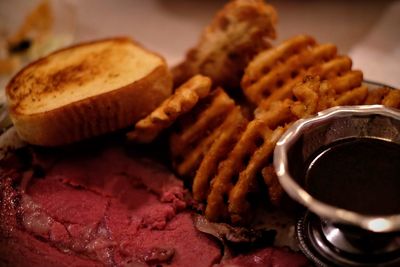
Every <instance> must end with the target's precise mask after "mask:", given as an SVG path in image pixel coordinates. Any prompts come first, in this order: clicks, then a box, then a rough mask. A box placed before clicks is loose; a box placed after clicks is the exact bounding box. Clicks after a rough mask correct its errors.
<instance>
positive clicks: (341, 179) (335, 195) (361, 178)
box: [304, 138, 400, 215]
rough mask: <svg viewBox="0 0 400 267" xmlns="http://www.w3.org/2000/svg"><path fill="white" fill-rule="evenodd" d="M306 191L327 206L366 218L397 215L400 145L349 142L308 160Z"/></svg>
mask: <svg viewBox="0 0 400 267" xmlns="http://www.w3.org/2000/svg"><path fill="white" fill-rule="evenodd" d="M306 166H308V168H307V169H306V171H305V185H304V186H305V188H306V189H307V191H308V192H309V193H310V194H311V195H312V196H314V197H315V198H316V199H318V200H320V201H322V202H325V203H327V204H330V205H333V206H336V207H339V208H343V209H346V210H350V211H355V212H358V213H361V214H366V215H389V214H395V213H400V145H399V144H396V143H392V142H388V141H384V140H380V139H373V138H349V139H344V140H340V141H336V142H333V143H331V144H329V145H328V146H325V147H323V148H321V149H320V150H319V151H317V152H316V153H314V154H313V155H312V156H311V157H310V158H309V159H308V164H307V165H306Z"/></svg>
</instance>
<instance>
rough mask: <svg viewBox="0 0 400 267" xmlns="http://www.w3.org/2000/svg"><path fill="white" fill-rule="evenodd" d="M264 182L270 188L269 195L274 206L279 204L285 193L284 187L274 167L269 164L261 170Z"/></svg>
mask: <svg viewBox="0 0 400 267" xmlns="http://www.w3.org/2000/svg"><path fill="white" fill-rule="evenodd" d="M261 174H262V177H263V179H264V183H265V184H266V185H267V188H268V196H269V200H270V201H271V204H272V205H274V206H279V205H280V203H281V200H282V197H283V194H284V191H283V188H282V186H281V185H280V183H279V181H278V176H277V175H276V172H275V169H274V167H273V166H272V164H271V165H268V166H267V167H265V168H264V169H262V171H261Z"/></svg>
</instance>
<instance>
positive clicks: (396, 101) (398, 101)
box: [382, 89, 400, 108]
mask: <svg viewBox="0 0 400 267" xmlns="http://www.w3.org/2000/svg"><path fill="white" fill-rule="evenodd" d="M382 105H384V106H387V107H391V108H400V90H396V89H392V90H390V91H389V93H388V94H387V95H386V96H385V98H383V100H382Z"/></svg>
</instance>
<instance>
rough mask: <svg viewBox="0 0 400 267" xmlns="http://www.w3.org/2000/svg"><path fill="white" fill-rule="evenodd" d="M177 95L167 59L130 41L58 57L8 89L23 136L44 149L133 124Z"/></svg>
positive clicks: (111, 41) (82, 48)
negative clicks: (174, 92) (173, 87)
mask: <svg viewBox="0 0 400 267" xmlns="http://www.w3.org/2000/svg"><path fill="white" fill-rule="evenodd" d="M171 93H172V77H171V74H170V72H169V70H168V67H167V65H166V62H165V60H164V59H163V58H162V57H160V56H159V55H157V54H155V53H153V52H150V51H148V50H146V49H144V48H143V47H141V46H140V45H139V44H137V43H135V42H134V41H132V40H131V39H129V38H125V37H122V38H113V39H106V40H100V41H95V42H90V43H85V44H80V45H76V46H72V47H69V48H66V49H62V50H59V51H57V52H54V53H52V54H50V55H48V56H47V57H45V58H42V59H40V60H38V61H36V62H33V63H32V64H30V65H28V66H27V67H25V68H24V69H22V70H21V71H20V72H19V73H17V75H16V76H15V77H14V78H13V79H12V80H11V81H10V83H9V84H8V85H7V88H6V95H7V100H8V105H9V111H10V115H11V118H12V121H13V123H14V125H15V127H16V130H17V132H18V134H19V135H20V137H21V138H22V139H23V140H25V141H27V142H28V143H31V144H36V145H44V146H56V145H64V144H68V143H72V142H75V141H79V140H81V139H85V138H89V137H92V136H97V135H100V134H103V133H107V132H111V131H115V130H117V129H121V128H125V127H127V126H130V125H133V124H134V123H135V122H136V121H138V120H139V119H141V118H143V117H144V116H146V115H147V114H149V113H150V112H151V111H152V110H154V109H155V108H156V107H157V106H158V105H159V104H160V103H161V102H162V101H163V100H164V99H165V98H167V97H168V96H169V95H170V94H171Z"/></svg>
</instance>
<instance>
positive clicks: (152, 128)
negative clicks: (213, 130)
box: [127, 75, 211, 143]
mask: <svg viewBox="0 0 400 267" xmlns="http://www.w3.org/2000/svg"><path fill="white" fill-rule="evenodd" d="M210 89H211V79H210V78H208V77H205V76H202V75H196V76H194V77H192V78H191V79H189V80H188V81H187V82H185V83H184V84H183V85H181V86H180V87H179V88H178V89H177V90H176V91H175V93H174V94H173V95H172V96H170V97H169V98H168V99H166V100H165V101H164V102H163V103H162V104H161V105H160V106H159V107H158V108H156V109H155V110H154V111H153V112H152V113H150V114H149V115H148V116H147V117H145V118H144V119H142V120H140V121H138V122H137V123H136V125H135V129H134V130H133V131H131V132H129V133H127V137H128V139H129V140H132V141H136V142H140V143H150V142H151V141H153V140H154V139H155V138H156V137H157V136H158V135H159V134H160V133H161V132H162V131H163V130H164V129H165V128H167V127H169V126H170V125H171V124H172V123H173V122H175V120H176V119H177V118H178V117H179V116H181V115H182V114H185V113H186V112H188V111H190V110H191V109H192V108H193V107H194V106H195V105H196V104H197V103H198V101H199V100H200V99H202V98H204V97H206V96H207V95H208V94H209V92H210Z"/></svg>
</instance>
